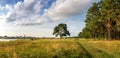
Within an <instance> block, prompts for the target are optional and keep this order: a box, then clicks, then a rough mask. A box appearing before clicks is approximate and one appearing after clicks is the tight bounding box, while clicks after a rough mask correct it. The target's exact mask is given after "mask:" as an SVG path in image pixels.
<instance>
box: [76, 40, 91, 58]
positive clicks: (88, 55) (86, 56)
mask: <svg viewBox="0 0 120 58" xmlns="http://www.w3.org/2000/svg"><path fill="white" fill-rule="evenodd" d="M77 44H78V45H79V47H80V48H82V49H83V51H84V53H85V55H82V56H83V57H81V56H80V58H84V57H85V58H92V55H91V54H90V53H89V52H88V51H87V50H86V48H85V47H83V46H82V45H81V44H80V43H79V42H77Z"/></svg>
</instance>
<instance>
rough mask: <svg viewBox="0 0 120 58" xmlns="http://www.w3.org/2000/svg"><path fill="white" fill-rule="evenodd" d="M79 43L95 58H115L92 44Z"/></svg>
mask: <svg viewBox="0 0 120 58" xmlns="http://www.w3.org/2000/svg"><path fill="white" fill-rule="evenodd" d="M78 43H79V44H81V45H83V46H84V48H86V49H87V50H88V51H89V52H90V54H92V55H93V58H114V57H113V55H111V54H109V53H108V52H106V51H104V50H102V49H99V48H97V47H95V46H92V45H91V44H89V43H88V42H86V41H84V42H78Z"/></svg>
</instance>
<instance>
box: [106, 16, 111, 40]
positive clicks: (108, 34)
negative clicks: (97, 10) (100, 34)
mask: <svg viewBox="0 0 120 58" xmlns="http://www.w3.org/2000/svg"><path fill="white" fill-rule="evenodd" d="M107 32H108V33H107V40H111V22H110V18H109V19H108V22H107Z"/></svg>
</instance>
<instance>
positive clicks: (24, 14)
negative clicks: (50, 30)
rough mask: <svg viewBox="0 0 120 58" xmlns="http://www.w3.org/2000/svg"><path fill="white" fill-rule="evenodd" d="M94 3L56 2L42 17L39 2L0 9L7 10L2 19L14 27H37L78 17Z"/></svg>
mask: <svg viewBox="0 0 120 58" xmlns="http://www.w3.org/2000/svg"><path fill="white" fill-rule="evenodd" d="M48 1H49V0H47V2H46V3H48ZM94 1H95V0H94ZM94 1H93V0H56V2H54V3H53V4H52V6H51V7H49V9H44V13H43V15H40V12H41V11H42V10H41V8H42V7H43V5H42V4H41V0H29V1H28V0H24V2H22V1H19V2H17V3H16V4H15V5H13V6H11V5H6V6H5V7H2V6H0V9H1V8H2V9H7V11H8V12H7V14H6V16H5V18H3V17H2V19H5V20H6V22H14V23H15V24H16V25H38V24H43V23H46V22H47V21H50V20H60V19H64V18H69V17H71V16H75V15H80V14H82V13H83V12H84V11H85V10H87V9H88V8H89V7H90V5H91V4H92V3H93V2H94ZM96 1H97V0H96ZM44 2H45V1H44ZM45 5H47V4H45ZM0 18H1V17H0Z"/></svg>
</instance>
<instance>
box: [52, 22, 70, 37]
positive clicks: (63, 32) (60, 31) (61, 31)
mask: <svg viewBox="0 0 120 58" xmlns="http://www.w3.org/2000/svg"><path fill="white" fill-rule="evenodd" d="M53 35H55V36H56V37H57V36H60V38H63V36H67V35H68V36H70V33H69V31H68V30H67V25H66V24H64V23H61V24H59V25H58V26H55V28H54V32H53Z"/></svg>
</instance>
